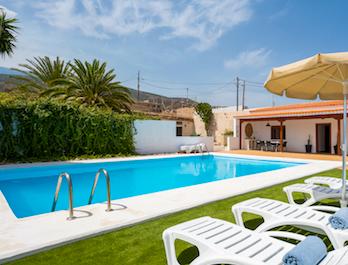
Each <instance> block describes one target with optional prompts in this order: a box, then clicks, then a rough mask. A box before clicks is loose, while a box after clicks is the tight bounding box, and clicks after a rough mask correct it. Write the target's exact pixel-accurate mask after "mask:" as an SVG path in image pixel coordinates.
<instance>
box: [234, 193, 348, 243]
mask: <svg viewBox="0 0 348 265" xmlns="http://www.w3.org/2000/svg"><path fill="white" fill-rule="evenodd" d="M338 209H339V208H336V207H332V206H321V205H318V206H312V207H300V206H297V205H292V204H288V203H285V202H281V201H276V200H271V199H264V198H254V199H250V200H246V201H243V202H241V203H237V204H235V205H233V206H232V212H233V214H234V217H235V219H236V223H237V224H238V225H240V226H244V222H243V213H253V214H257V215H259V216H261V217H262V218H263V219H264V223H262V224H261V225H260V226H258V227H257V229H256V231H258V232H264V231H268V230H271V229H273V228H276V227H280V226H283V225H292V226H296V227H299V228H303V229H305V230H308V231H311V232H315V233H319V234H323V235H327V237H328V238H329V239H330V241H331V243H332V245H333V247H334V248H335V249H338V248H342V247H344V245H345V242H346V241H348V230H338V229H334V228H333V227H332V226H331V224H330V222H329V218H330V216H331V214H329V213H327V212H322V211H331V212H334V211H336V210H338ZM319 210H320V211H319Z"/></svg>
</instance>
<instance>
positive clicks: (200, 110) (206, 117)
mask: <svg viewBox="0 0 348 265" xmlns="http://www.w3.org/2000/svg"><path fill="white" fill-rule="evenodd" d="M195 110H196V112H197V114H198V115H199V117H201V119H202V121H203V122H204V127H205V131H206V132H207V135H210V130H209V127H210V123H211V121H212V119H213V110H212V107H211V105H210V104H209V103H198V104H197V105H196V107H195Z"/></svg>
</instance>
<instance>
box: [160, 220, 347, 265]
mask: <svg viewBox="0 0 348 265" xmlns="http://www.w3.org/2000/svg"><path fill="white" fill-rule="evenodd" d="M271 236H274V237H282V238H292V239H295V240H299V241H301V240H303V239H304V238H305V237H304V236H302V235H297V234H293V233H287V232H279V231H270V232H265V233H258V232H255V231H251V230H249V229H246V228H243V227H240V226H238V225H235V224H232V223H229V222H226V221H223V220H219V219H214V218H211V217H201V218H198V219H194V220H191V221H188V222H185V223H181V224H178V225H176V226H173V227H170V228H168V229H166V230H165V231H164V232H163V241H164V246H165V250H166V256H167V263H168V265H179V262H178V261H177V258H176V252H175V240H176V239H180V240H184V241H186V242H188V243H190V244H192V245H195V246H196V247H197V248H198V250H199V256H198V257H197V258H196V259H195V260H194V261H193V262H192V263H191V265H212V264H238V265H266V264H267V265H280V264H282V258H283V257H284V255H285V254H286V253H287V252H288V251H289V250H290V249H292V248H293V247H294V245H292V244H290V243H287V242H284V241H282V240H279V239H276V238H273V237H271ZM347 260H348V248H347V247H345V248H342V249H339V250H334V251H331V252H329V253H328V255H327V256H326V257H325V258H324V260H322V261H321V262H320V265H347Z"/></svg>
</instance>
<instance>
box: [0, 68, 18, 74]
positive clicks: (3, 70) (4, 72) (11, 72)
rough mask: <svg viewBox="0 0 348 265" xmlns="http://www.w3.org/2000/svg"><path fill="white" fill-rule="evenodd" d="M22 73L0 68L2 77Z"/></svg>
mask: <svg viewBox="0 0 348 265" xmlns="http://www.w3.org/2000/svg"><path fill="white" fill-rule="evenodd" d="M20 74H22V73H21V72H18V71H16V70H12V69H9V68H6V67H1V66H0V75H20Z"/></svg>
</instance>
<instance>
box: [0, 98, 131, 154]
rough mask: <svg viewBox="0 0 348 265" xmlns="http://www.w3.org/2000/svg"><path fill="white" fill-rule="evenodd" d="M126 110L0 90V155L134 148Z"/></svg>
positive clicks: (126, 150) (111, 151) (108, 151)
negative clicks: (30, 97)
mask: <svg viewBox="0 0 348 265" xmlns="http://www.w3.org/2000/svg"><path fill="white" fill-rule="evenodd" d="M133 120H134V117H133V116H132V115H126V114H115V113H113V112H112V111H109V110H103V109H97V108H87V107H83V106H78V105H76V104H73V103H66V102H61V101H57V100H55V101H54V100H49V99H47V98H46V99H34V100H30V99H29V100H28V99H23V98H22V99H18V98H17V97H13V96H10V95H4V93H1V95H0V159H1V160H2V161H6V160H12V161H13V160H25V159H27V158H30V159H32V158H37V159H40V158H45V159H47V158H48V159H49V158H50V157H75V156H76V157H77V156H81V155H107V154H122V155H126V154H131V153H133V152H134V143H133V132H134V130H133Z"/></svg>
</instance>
